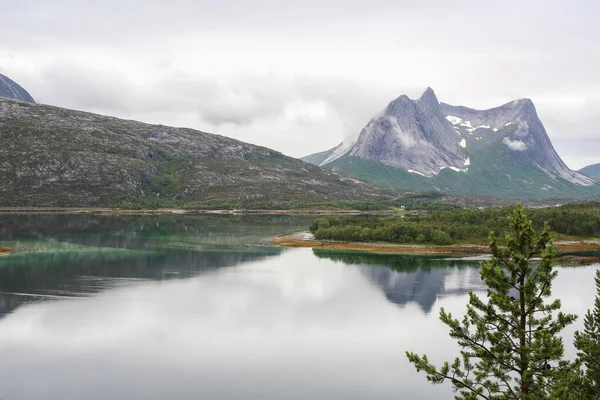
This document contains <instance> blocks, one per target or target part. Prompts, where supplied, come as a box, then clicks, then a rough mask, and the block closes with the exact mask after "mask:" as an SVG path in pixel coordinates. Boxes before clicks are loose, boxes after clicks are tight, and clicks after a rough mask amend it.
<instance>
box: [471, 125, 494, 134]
mask: <svg viewBox="0 0 600 400" xmlns="http://www.w3.org/2000/svg"><path fill="white" fill-rule="evenodd" d="M479 128H485V129H490V126H489V125H479V126H476V127H474V128H468V129H467V131H469V133H470V134H471V135H472V134H473V132H474V131H476V130H477V129H479Z"/></svg>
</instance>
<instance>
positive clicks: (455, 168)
mask: <svg viewBox="0 0 600 400" xmlns="http://www.w3.org/2000/svg"><path fill="white" fill-rule="evenodd" d="M446 168H450V169H451V170H452V171H456V172H467V171H468V170H469V168H465V169H460V168H457V167H440V171H442V170H444V169H446Z"/></svg>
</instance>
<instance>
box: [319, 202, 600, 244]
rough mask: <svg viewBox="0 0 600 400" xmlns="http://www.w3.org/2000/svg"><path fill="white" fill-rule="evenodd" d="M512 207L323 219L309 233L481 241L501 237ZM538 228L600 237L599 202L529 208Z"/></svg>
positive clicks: (366, 239)
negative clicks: (547, 227)
mask: <svg viewBox="0 0 600 400" xmlns="http://www.w3.org/2000/svg"><path fill="white" fill-rule="evenodd" d="M513 211H514V207H504V208H492V209H485V210H451V211H438V212H434V213H431V214H428V215H422V216H414V217H409V216H407V217H406V218H398V217H394V218H366V217H352V218H319V219H317V220H315V221H314V222H313V224H312V225H311V227H310V231H311V232H312V233H313V234H314V235H315V237H316V238H317V239H332V240H343V241H354V242H391V243H432V244H439V245H445V244H452V243H466V242H468V243H482V242H485V240H486V238H487V237H488V235H489V233H490V231H494V232H495V233H496V235H497V236H498V237H500V238H503V237H504V236H505V235H506V234H507V233H508V228H507V223H506V221H507V218H508V217H509V216H510V215H511V214H512V213H513ZM527 215H528V216H529V218H530V219H531V221H532V222H533V226H534V228H535V229H540V228H541V227H543V225H544V222H546V221H547V222H548V223H549V225H550V228H551V230H552V231H553V232H555V233H556V234H558V238H567V237H586V238H589V237H594V238H595V237H600V203H586V204H571V205H565V206H562V207H553V208H530V209H527Z"/></svg>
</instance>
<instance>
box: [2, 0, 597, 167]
mask: <svg viewBox="0 0 600 400" xmlns="http://www.w3.org/2000/svg"><path fill="white" fill-rule="evenodd" d="M450 3H453V4H452V5H451V4H450ZM0 10H1V13H2V23H1V24H0V37H1V38H2V40H0V73H3V74H5V75H8V76H9V77H11V78H12V79H13V80H15V81H17V82H18V83H20V84H21V85H22V86H24V87H25V88H26V89H27V90H28V91H29V92H30V93H31V94H32V95H33V97H34V98H35V99H36V100H37V101H38V102H41V103H47V104H53V105H59V106H64V107H69V108H75V109H81V110H88V111H93V112H98V113H103V114H110V115H114V116H118V117H123V118H132V119H137V120H141V121H146V122H152V123H162V124H166V125H175V126H186V127H192V128H197V129H201V130H204V131H208V132H214V133H221V134H224V135H227V136H231V137H234V138H237V139H240V140H244V141H247V142H251V143H256V144H260V145H264V146H267V147H271V148H274V149H277V150H279V151H282V152H283V153H286V154H288V155H291V156H303V155H306V154H309V153H312V152H317V151H322V150H325V149H328V148H331V147H333V146H335V145H337V144H338V143H339V142H341V141H342V139H343V138H345V137H351V136H356V135H357V134H358V133H359V132H360V130H361V129H362V127H363V126H364V125H365V124H366V123H367V122H368V120H369V119H370V118H371V116H373V114H375V113H376V112H378V111H380V110H382V109H383V108H384V107H385V106H386V105H387V103H388V102H389V101H391V100H392V99H394V98H396V97H398V96H399V95H401V94H403V93H407V94H409V95H413V96H414V95H416V94H418V92H419V91H420V90H422V89H424V88H425V87H427V86H431V87H432V88H433V89H434V90H435V92H436V94H437V96H438V98H439V99H440V101H444V102H447V103H451V104H457V105H458V104H460V105H467V106H470V107H475V108H487V107H492V106H495V105H500V104H502V103H504V102H507V101H510V100H512V99H515V98H521V97H529V98H531V99H532V100H533V101H534V103H535V105H536V107H537V109H538V113H539V114H540V117H541V118H542V121H543V122H544V124H545V126H546V129H547V131H548V133H549V135H550V137H551V139H552V141H553V143H554V146H555V148H556V149H557V151H558V152H559V154H560V155H561V156H562V158H563V159H564V160H565V161H566V162H567V164H568V165H569V166H570V167H571V168H574V169H578V168H580V167H583V166H585V165H587V164H590V163H597V162H600V78H599V74H600V24H599V23H598V16H599V15H600V2H598V1H596V0H590V1H586V0H579V1H578V0H572V1H564V0H561V1H553V0H539V1H528V0H515V1H513V0H504V1H495V2H492V1H481V0H479V1H453V2H450V1H446V0H437V1H415V0H411V1H404V0H368V1H356V0H301V1H292V0H220V1H217V0H169V1H159V0H103V1H97V0H93V1H87V0H52V1H47V0H19V1H9V0H0Z"/></svg>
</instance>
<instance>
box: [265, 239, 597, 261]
mask: <svg viewBox="0 0 600 400" xmlns="http://www.w3.org/2000/svg"><path fill="white" fill-rule="evenodd" d="M269 244H270V245H273V246H280V247H305V248H306V247H308V248H316V249H329V250H344V251H357V252H367V253H398V254H448V255H465V256H468V255H484V254H489V247H488V246H481V245H470V244H458V245H449V246H439V245H410V244H394V243H367V242H340V241H331V240H318V239H315V238H314V236H313V235H312V234H311V233H310V232H298V233H293V234H286V235H278V236H275V237H274V238H272V239H271V240H270V241H269ZM554 245H555V246H556V250H557V251H558V252H583V251H600V240H598V241H592V240H582V241H568V242H556V243H554ZM557 260H563V261H564V260H569V261H571V262H580V261H585V262H590V261H591V262H599V261H600V257H578V256H562V257H561V256H559V257H557Z"/></svg>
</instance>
